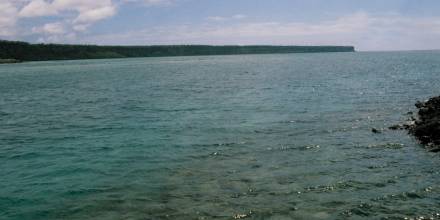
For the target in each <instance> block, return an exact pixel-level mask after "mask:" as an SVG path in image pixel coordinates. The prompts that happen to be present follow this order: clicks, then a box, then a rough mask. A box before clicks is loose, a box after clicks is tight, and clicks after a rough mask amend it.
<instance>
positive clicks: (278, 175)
mask: <svg viewBox="0 0 440 220" xmlns="http://www.w3.org/2000/svg"><path fill="white" fill-rule="evenodd" d="M439 94H440V52H395V53H391V52H389V53H385V52H384V53H376V52H375V53H373V52H371V53H332V54H284V55H246V56H209V57H202V56H200V57H169V58H139V59H115V60H85V61H60V62H35V63H22V64H14V65H1V66H0V177H1V181H0V219H32V220H38V219H234V217H235V218H239V217H243V218H247V219H381V218H389V219H403V218H405V217H408V218H414V217H421V216H422V217H425V218H430V217H432V218H436V219H437V218H438V215H439V214H437V213H440V185H439V184H438V183H439V180H440V177H439V172H440V171H439V169H438V167H440V156H439V155H438V154H434V153H430V152H427V151H426V150H425V149H423V148H422V147H421V146H420V145H418V143H417V142H416V141H415V140H414V139H413V138H412V137H410V136H408V135H407V134H406V133H405V132H404V131H387V130H385V131H384V132H383V133H381V134H373V133H372V132H371V129H372V128H373V127H374V128H377V129H381V128H386V127H388V126H390V125H393V124H397V123H400V122H403V121H404V120H405V119H406V118H407V117H408V116H407V115H406V113H407V112H408V111H415V108H414V107H413V104H414V103H415V101H416V100H423V99H426V98H428V97H430V96H434V95H439Z"/></svg>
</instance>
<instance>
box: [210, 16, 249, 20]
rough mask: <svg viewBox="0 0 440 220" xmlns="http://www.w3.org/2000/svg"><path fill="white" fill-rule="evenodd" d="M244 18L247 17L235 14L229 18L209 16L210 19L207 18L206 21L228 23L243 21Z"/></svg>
mask: <svg viewBox="0 0 440 220" xmlns="http://www.w3.org/2000/svg"><path fill="white" fill-rule="evenodd" d="M246 17H247V16H246V15H242V14H236V15H233V16H229V17H227V16H210V17H207V18H206V19H207V20H210V21H230V20H240V19H244V18H246Z"/></svg>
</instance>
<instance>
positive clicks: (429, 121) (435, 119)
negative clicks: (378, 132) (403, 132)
mask: <svg viewBox="0 0 440 220" xmlns="http://www.w3.org/2000/svg"><path fill="white" fill-rule="evenodd" d="M416 107H417V108H418V109H419V112H418V119H416V120H415V121H413V123H411V124H408V125H407V126H405V129H407V130H408V131H409V133H411V134H413V135H414V136H415V137H416V138H417V139H418V140H419V141H420V143H421V144H424V145H426V146H427V148H428V149H429V150H430V151H433V152H439V151H440V96H439V97H434V98H431V99H429V100H428V101H426V102H417V103H416Z"/></svg>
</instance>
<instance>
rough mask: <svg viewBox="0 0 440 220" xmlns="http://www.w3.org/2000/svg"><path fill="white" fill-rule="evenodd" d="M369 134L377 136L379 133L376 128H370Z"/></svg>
mask: <svg viewBox="0 0 440 220" xmlns="http://www.w3.org/2000/svg"><path fill="white" fill-rule="evenodd" d="M371 132H373V133H375V134H379V133H381V132H380V131H379V130H377V129H376V128H372V129H371Z"/></svg>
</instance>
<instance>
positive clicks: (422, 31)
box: [83, 12, 440, 50]
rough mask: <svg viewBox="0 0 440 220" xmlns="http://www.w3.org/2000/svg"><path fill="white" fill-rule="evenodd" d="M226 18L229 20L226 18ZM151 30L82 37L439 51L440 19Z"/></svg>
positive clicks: (352, 18) (366, 17) (364, 17)
mask: <svg viewBox="0 0 440 220" xmlns="http://www.w3.org/2000/svg"><path fill="white" fill-rule="evenodd" d="M229 19H230V18H229ZM210 20H212V21H211V22H209V23H206V24H204V25H200V26H193V25H177V26H166V27H152V28H148V29H145V30H136V31H131V32H127V33H121V34H104V35H98V36H90V37H88V38H85V39H84V41H83V42H86V43H101V44H216V45H224V44H242V45H252V44H276V45H354V46H356V47H357V49H360V50H413V49H433V48H437V49H440V43H439V41H438V39H440V17H428V18H408V17H404V16H401V15H399V14H387V15H382V16H372V15H370V14H368V13H365V12H358V13H353V14H350V15H346V16H341V17H339V18H337V19H334V20H329V21H320V22H310V23H304V22H277V21H271V22H238V23H234V24H230V23H227V24H223V23H218V21H219V20H222V21H223V19H217V18H216V19H210Z"/></svg>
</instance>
